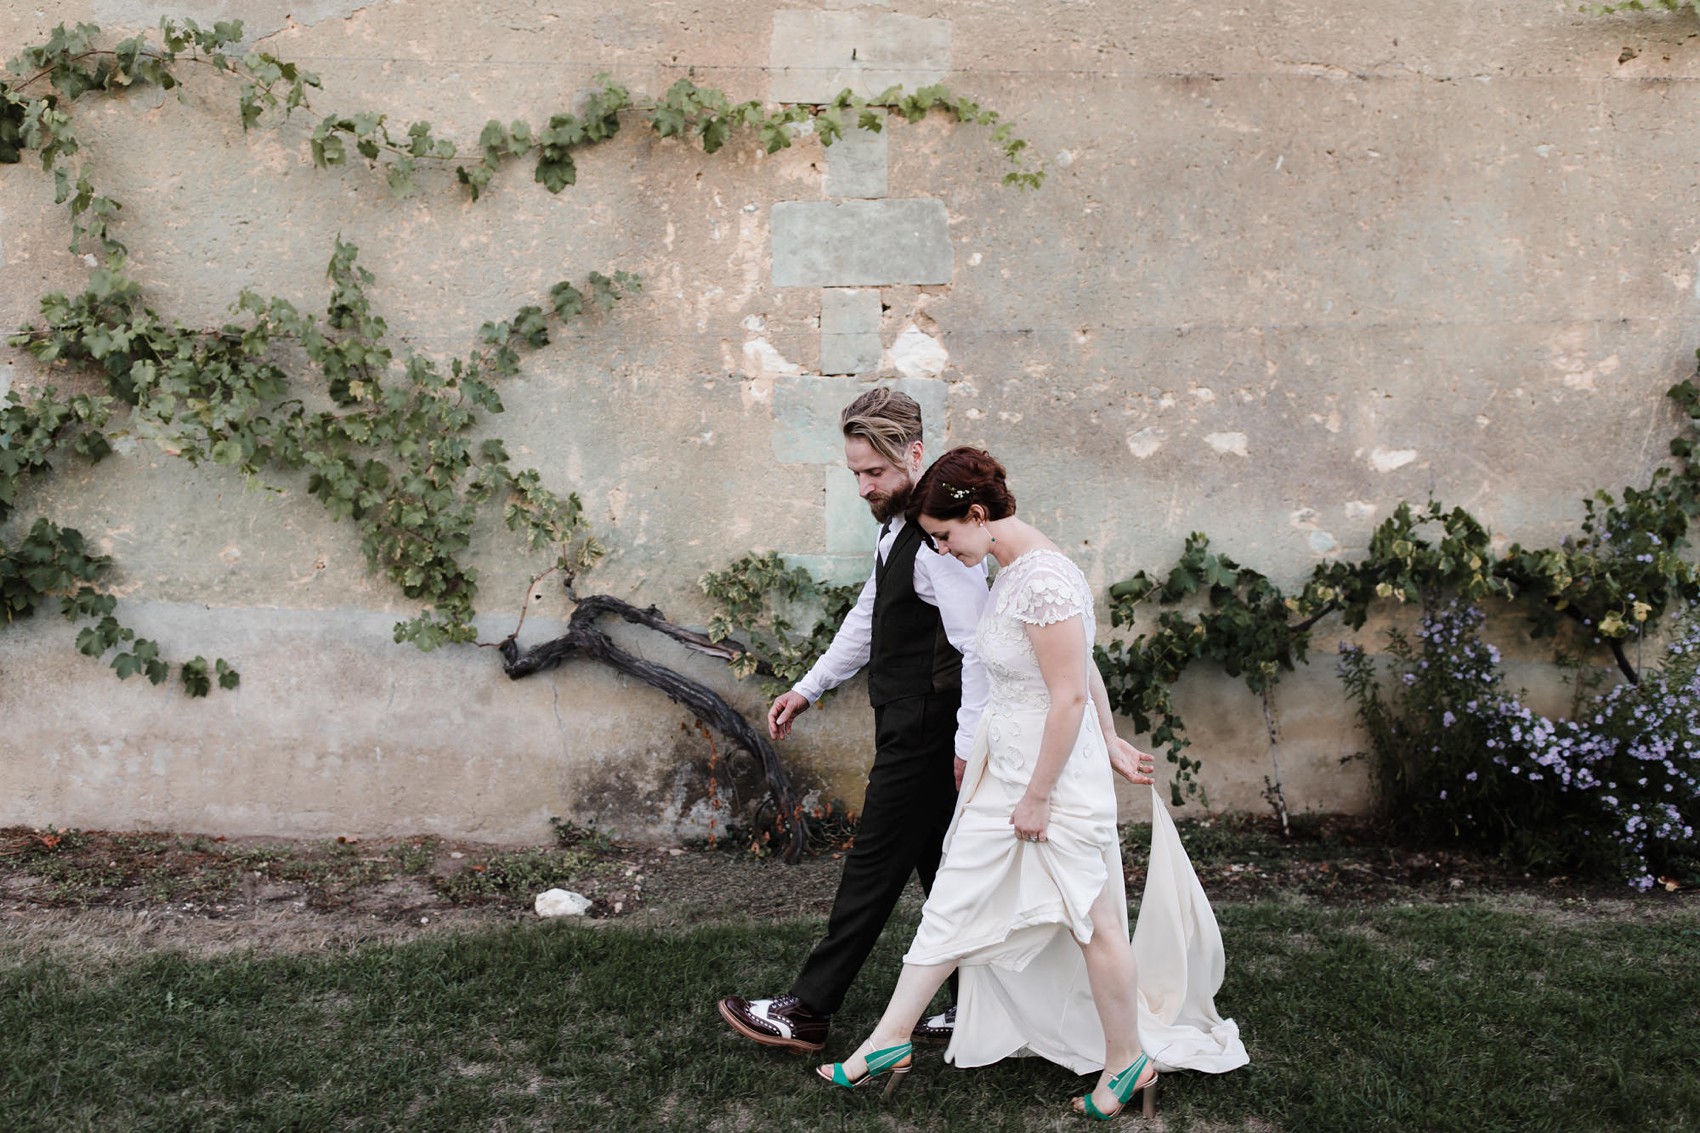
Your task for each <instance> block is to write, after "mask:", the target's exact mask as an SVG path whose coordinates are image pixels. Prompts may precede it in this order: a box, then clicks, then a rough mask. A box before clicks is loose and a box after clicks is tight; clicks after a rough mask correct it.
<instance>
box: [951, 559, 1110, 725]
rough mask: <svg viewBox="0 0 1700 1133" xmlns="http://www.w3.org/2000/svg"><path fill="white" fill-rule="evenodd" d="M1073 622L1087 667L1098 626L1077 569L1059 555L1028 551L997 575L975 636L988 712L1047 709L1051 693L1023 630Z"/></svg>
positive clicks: (1085, 585) (1084, 585)
mask: <svg viewBox="0 0 1700 1133" xmlns="http://www.w3.org/2000/svg"><path fill="white" fill-rule="evenodd" d="M1077 616H1078V617H1079V618H1080V619H1081V628H1082V630H1083V637H1082V648H1084V649H1085V650H1086V651H1087V653H1088V658H1087V663H1088V664H1090V663H1091V657H1090V653H1091V649H1092V642H1093V640H1094V639H1095V638H1096V636H1097V621H1096V619H1095V618H1094V616H1093V613H1092V590H1091V588H1090V587H1089V586H1087V584H1086V576H1085V575H1083V574H1081V573H1080V568H1079V567H1077V566H1075V565H1074V563H1072V562H1070V561H1069V559H1068V557H1067V556H1066V555H1064V554H1063V553H1062V552H1061V551H1052V550H1048V549H1047V550H1036V551H1029V552H1027V553H1026V554H1025V555H1022V556H1021V557H1020V558H1018V559H1016V560H1015V561H1014V562H1012V563H1010V564H1009V565H1008V566H1007V567H1005V568H1004V569H1003V570H1001V571H999V572H998V576H997V578H996V579H994V580H993V582H992V592H991V595H990V597H989V598H988V599H987V602H986V612H985V613H984V614H983V615H982V616H981V618H980V625H979V629H978V630H977V632H976V635H975V642H976V645H977V647H978V649H979V653H980V659H981V661H982V662H983V663H984V664H985V667H986V675H987V677H988V678H989V680H990V685H991V687H990V693H991V696H990V699H989V701H988V705H989V707H990V710H991V711H993V712H994V713H997V712H999V711H1000V710H1003V711H1008V710H1019V709H1029V708H1049V707H1050V703H1051V697H1050V692H1049V691H1048V690H1047V689H1046V687H1045V681H1044V678H1043V677H1042V676H1041V675H1040V673H1039V661H1038V658H1036V657H1035V656H1034V654H1033V645H1032V643H1031V642H1030V641H1028V640H1027V627H1028V626H1030V625H1039V626H1046V625H1053V624H1055V623H1057V622H1061V621H1066V620H1068V619H1069V618H1072V617H1077Z"/></svg>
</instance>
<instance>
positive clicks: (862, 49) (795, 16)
mask: <svg viewBox="0 0 1700 1133" xmlns="http://www.w3.org/2000/svg"><path fill="white" fill-rule="evenodd" d="M769 67H770V68H771V69H772V73H773V85H772V87H771V88H770V90H769V97H770V98H772V99H773V101H774V102H831V101H832V100H833V99H834V98H837V97H838V93H839V92H840V91H842V90H844V89H846V88H848V89H849V90H851V91H852V92H854V93H855V94H858V95H861V96H862V97H863V98H871V97H872V96H874V95H877V94H879V93H881V92H882V91H885V90H886V89H888V88H890V87H894V86H901V87H903V89H904V90H908V91H913V90H916V89H917V88H919V87H924V86H928V85H930V84H933V83H938V82H943V81H944V77H945V74H946V73H947V72H948V71H949V70H950V21H948V20H928V19H921V18H919V17H916V16H904V15H899V14H898V13H895V12H877V13H876V12H870V11H867V10H865V9H864V10H861V11H854V12H849V11H833V12H775V13H774V15H773V44H772V47H771V49H770V54H769Z"/></svg>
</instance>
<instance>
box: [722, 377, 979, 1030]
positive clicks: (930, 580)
mask: <svg viewBox="0 0 1700 1133" xmlns="http://www.w3.org/2000/svg"><path fill="white" fill-rule="evenodd" d="M840 425H841V427H842V429H843V432H844V459H845V463H846V464H847V465H848V466H849V468H850V471H851V472H852V473H854V474H855V477H856V488H857V491H858V492H859V493H860V495H861V497H862V498H863V499H864V500H866V501H867V502H868V507H869V508H870V509H872V511H873V513H874V518H875V519H877V520H879V521H880V538H879V544H878V547H877V550H876V556H875V558H876V565H875V567H874V571H873V574H872V575H871V576H870V577H869V578H868V581H867V583H866V584H865V585H864V586H863V587H862V593H861V596H860V597H859V598H858V599H857V601H856V605H855V607H854V608H853V609H852V610H851V611H850V613H849V614H847V615H845V618H844V623H843V625H841V626H840V627H839V629H838V633H837V635H836V636H835V637H834V638H833V639H832V644H831V645H830V646H829V647H828V648H827V650H826V652H825V653H823V654H822V655H821V658H820V660H819V661H817V662H815V665H814V668H812V669H810V670H809V672H808V675H807V676H805V677H804V678H803V679H802V680H801V681H798V682H797V684H796V686H795V687H794V688H792V689H791V691H789V692H787V693H785V694H784V695H782V696H780V697H779V699H777V700H775V701H774V702H773V706H772V707H771V708H770V709H768V713H767V727H768V733H769V734H770V735H771V736H772V737H773V738H774V739H776V740H777V739H783V738H784V737H786V736H788V735H790V734H791V724H792V721H794V720H795V719H796V718H797V717H798V716H799V715H800V714H801V713H804V712H807V711H808V710H809V707H810V706H811V705H812V704H814V703H815V702H816V701H817V700H819V699H820V698H821V696H822V694H824V693H825V692H826V691H827V690H829V689H832V688H835V687H837V686H838V685H840V684H842V683H843V682H844V681H846V680H848V679H850V678H851V677H853V676H855V675H856V673H857V672H858V671H860V670H861V669H862V668H863V667H864V666H866V667H867V670H868V699H869V700H870V701H871V702H872V704H873V708H874V762H873V766H872V767H871V768H870V769H869V771H868V786H867V792H866V795H865V796H864V800H863V803H862V818H861V822H860V824H859V826H858V828H857V831H856V841H855V844H854V846H852V848H851V850H850V852H849V853H848V854H847V855H846V856H845V860H844V873H843V876H842V877H841V878H840V879H839V882H838V895H837V896H836V897H835V898H834V900H833V905H832V915H831V917H830V918H829V919H828V920H827V926H826V936H825V937H824V938H822V939H821V941H820V942H819V943H818V944H816V945H815V948H814V951H813V952H811V953H810V954H809V958H808V960H807V961H806V962H805V963H804V964H803V970H802V972H801V973H799V974H798V976H797V979H796V982H795V983H793V984H792V985H791V991H790V993H789V994H787V995H781V996H776V997H774V998H772V999H753V1000H751V999H743V998H740V997H738V996H731V997H729V998H727V999H722V1000H721V1001H720V1014H721V1016H722V1017H724V1018H725V1020H726V1022H727V1023H729V1024H731V1026H732V1029H733V1030H735V1031H737V1032H738V1033H739V1034H741V1035H743V1036H744V1037H746V1038H749V1039H753V1040H755V1041H756V1042H758V1043H762V1044H764V1045H766V1046H775V1047H782V1048H785V1049H787V1050H795V1051H818V1050H821V1049H823V1048H824V1047H825V1046H826V1035H827V1027H828V1025H829V1024H830V1023H831V1021H832V1013H833V1012H834V1011H836V1010H838V1007H839V1005H840V1004H841V1003H843V1002H844V995H845V992H847V991H848V990H849V987H850V984H851V982H852V981H853V980H855V978H856V973H857V972H859V971H860V970H861V968H862V963H863V961H865V960H866V959H867V958H868V954H869V953H870V952H871V951H873V948H874V943H875V942H876V941H877V940H878V939H879V935H880V930H881V929H883V928H884V927H885V922H886V919H887V918H888V917H890V916H891V911H892V909H893V908H894V907H895V906H896V905H897V900H898V897H899V896H901V895H902V893H903V889H904V887H905V886H906V885H908V883H909V875H910V874H911V873H918V874H919V875H920V878H921V888H922V889H923V890H926V891H928V892H931V890H932V886H933V875H934V874H935V873H937V872H938V866H939V857H940V854H941V851H942V848H943V844H944V835H945V831H946V830H947V829H948V828H949V826H950V818H951V813H952V811H953V810H954V808H955V805H956V790H957V788H958V787H959V786H960V785H961V782H962V769H963V767H964V766H965V761H966V759H967V756H968V749H969V744H970V742H971V741H972V739H973V736H974V729H975V726H976V725H977V724H978V723H979V718H980V711H981V709H982V708H984V707H985V703H986V675H985V672H984V670H983V669H981V667H980V663H979V660H978V658H977V657H975V655H974V653H973V651H972V645H973V639H974V627H975V624H976V623H977V622H979V620H980V610H981V608H982V607H984V606H985V604H986V573H985V566H984V565H983V564H982V565H980V566H976V567H969V566H965V565H963V564H962V563H961V562H960V561H959V560H957V559H955V558H953V557H951V556H949V555H940V554H935V553H934V552H933V550H932V549H931V545H930V543H928V542H927V540H926V539H925V536H923V535H922V533H921V530H920V527H919V526H918V525H917V524H913V523H908V522H906V521H905V519H904V516H903V512H904V508H905V507H906V506H907V504H908V502H909V491H910V489H911V488H912V487H914V484H915V481H916V480H918V479H919V478H920V475H921V407H920V405H918V404H917V403H916V401H915V399H914V398H912V397H910V396H908V395H907V394H903V393H898V392H896V391H894V390H889V389H884V388H876V389H871V390H869V391H868V392H867V393H864V394H863V395H862V396H861V397H858V398H857V399H856V400H855V401H853V402H851V403H850V405H849V406H848V407H847V408H846V409H845V410H844V412H843V414H842V416H841V417H840ZM953 756H954V761H953V759H952V757H953ZM953 1024H954V1009H952V1010H951V1011H949V1012H946V1013H945V1014H943V1015H937V1016H934V1017H933V1018H932V1019H929V1020H927V1021H926V1022H924V1023H923V1024H922V1025H921V1027H920V1028H919V1029H917V1031H916V1032H915V1033H916V1036H917V1037H920V1038H931V1039H948V1038H949V1037H950V1028H951V1027H952V1026H953Z"/></svg>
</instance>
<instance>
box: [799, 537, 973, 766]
mask: <svg viewBox="0 0 1700 1133" xmlns="http://www.w3.org/2000/svg"><path fill="white" fill-rule="evenodd" d="M907 522H908V521H907V520H906V519H904V518H903V517H902V516H898V517H896V518H895V519H893V520H892V521H891V526H890V527H889V528H888V529H887V530H886V531H885V533H884V534H883V535H882V536H881V537H880V541H879V549H878V553H879V561H880V562H884V561H885V557H886V554H887V553H888V552H889V551H890V550H891V547H892V544H893V543H895V542H896V541H897V534H898V532H900V531H902V530H903V527H904V524H905V523H907ZM875 570H876V571H877V570H878V568H877V567H876V568H875ZM874 579H875V575H874V573H870V574H869V575H868V581H867V582H865V583H864V584H863V585H862V593H861V594H860V595H859V596H858V597H857V598H856V605H855V607H854V608H852V609H851V611H850V612H849V613H848V614H846V615H845V616H844V624H843V625H841V626H839V627H838V633H837V635H836V636H834V637H833V639H832V644H831V645H829V646H828V647H827V650H826V652H825V653H823V654H821V656H820V660H818V661H816V662H815V664H814V667H813V668H812V669H810V670H809V671H808V674H807V675H806V676H804V677H803V679H802V680H800V681H798V682H797V683H796V685H795V686H794V687H793V688H792V690H791V691H793V692H795V693H797V694H798V695H800V696H802V697H804V698H806V699H807V700H808V702H809V703H810V704H814V703H815V702H816V701H818V700H819V699H820V698H821V697H822V696H823V695H824V694H825V693H826V692H827V691H828V690H829V689H834V688H837V687H838V686H839V685H841V684H843V683H844V682H845V681H847V680H849V679H850V678H851V677H853V676H855V675H856V674H857V673H859V672H861V671H862V666H864V665H866V664H867V663H868V655H869V651H870V648H871V647H872V644H873V636H874ZM915 593H916V595H917V596H918V597H920V599H921V600H922V601H924V602H927V603H929V604H930V605H932V606H934V607H936V608H937V609H938V612H939V620H940V621H941V622H943V623H944V632H945V636H946V637H948V638H949V639H950V644H951V645H952V646H954V647H955V648H956V651H957V652H959V653H961V654H962V707H961V708H960V709H958V710H957V713H956V755H957V758H959V759H967V758H968V751H969V747H970V745H971V744H972V743H973V741H974V729H975V728H976V727H978V726H979V723H980V713H981V712H982V711H983V710H984V709H985V707H986V697H987V693H988V687H987V681H986V670H985V668H984V667H983V666H982V665H981V664H980V658H979V656H978V655H977V654H976V652H975V650H974V627H975V626H977V625H978V624H979V622H980V612H981V611H982V610H984V609H985V606H986V563H985V560H981V562H980V564H979V565H978V566H967V565H965V564H964V563H963V562H962V560H960V559H958V558H955V557H953V556H951V555H941V554H938V553H937V552H935V551H933V550H932V548H931V547H929V546H926V545H923V546H921V547H920V548H919V549H918V550H917V551H916V552H915Z"/></svg>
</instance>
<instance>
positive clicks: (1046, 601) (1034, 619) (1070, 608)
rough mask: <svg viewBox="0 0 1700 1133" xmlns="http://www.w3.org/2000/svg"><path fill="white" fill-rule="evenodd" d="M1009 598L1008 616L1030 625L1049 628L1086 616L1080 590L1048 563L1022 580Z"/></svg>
mask: <svg viewBox="0 0 1700 1133" xmlns="http://www.w3.org/2000/svg"><path fill="white" fill-rule="evenodd" d="M1011 597H1012V601H1011V602H1010V607H1009V610H1010V613H1011V614H1013V615H1014V616H1015V617H1016V618H1018V619H1020V620H1021V621H1024V622H1026V623H1027V624H1029V625H1036V626H1048V625H1052V624H1054V623H1056V622H1063V621H1067V620H1068V619H1069V618H1073V617H1078V616H1080V615H1081V614H1083V613H1084V612H1085V606H1084V604H1083V602H1082V599H1081V594H1080V588H1079V587H1077V586H1075V585H1074V582H1073V580H1072V579H1070V578H1069V577H1068V576H1067V575H1065V574H1063V573H1062V572H1061V571H1059V570H1057V569H1056V568H1055V567H1053V566H1051V565H1050V564H1049V563H1046V564H1044V565H1042V566H1039V567H1037V568H1036V569H1034V570H1033V571H1032V572H1031V573H1030V574H1029V575H1028V576H1027V577H1026V578H1024V579H1022V580H1021V586H1020V588H1019V589H1018V590H1017V591H1016V592H1015V594H1014V595H1012V596H1011Z"/></svg>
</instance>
